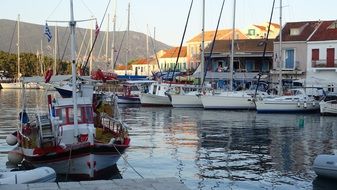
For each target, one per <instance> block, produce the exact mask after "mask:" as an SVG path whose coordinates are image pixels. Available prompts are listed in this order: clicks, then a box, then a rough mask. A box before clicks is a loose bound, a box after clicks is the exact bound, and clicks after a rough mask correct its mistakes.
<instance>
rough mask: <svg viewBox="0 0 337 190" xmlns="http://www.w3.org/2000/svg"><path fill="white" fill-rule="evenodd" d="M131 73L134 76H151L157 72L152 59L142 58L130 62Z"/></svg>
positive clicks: (155, 63)
mask: <svg viewBox="0 0 337 190" xmlns="http://www.w3.org/2000/svg"><path fill="white" fill-rule="evenodd" d="M131 66H132V71H133V73H134V75H138V76H152V73H153V72H157V71H159V69H158V64H157V61H156V59H154V58H149V59H146V58H142V59H137V60H135V61H133V62H131Z"/></svg>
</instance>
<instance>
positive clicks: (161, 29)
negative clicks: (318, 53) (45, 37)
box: [0, 0, 337, 46]
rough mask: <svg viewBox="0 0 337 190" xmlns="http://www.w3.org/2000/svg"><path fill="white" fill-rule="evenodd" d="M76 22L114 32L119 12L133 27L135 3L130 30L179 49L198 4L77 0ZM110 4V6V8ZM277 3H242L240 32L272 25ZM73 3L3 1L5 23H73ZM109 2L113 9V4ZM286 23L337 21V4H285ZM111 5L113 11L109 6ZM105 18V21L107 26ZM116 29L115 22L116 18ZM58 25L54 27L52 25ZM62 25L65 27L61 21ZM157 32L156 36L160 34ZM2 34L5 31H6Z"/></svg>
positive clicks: (209, 10)
mask: <svg viewBox="0 0 337 190" xmlns="http://www.w3.org/2000/svg"><path fill="white" fill-rule="evenodd" d="M73 1H74V15H75V20H85V19H90V18H97V21H98V24H99V25H101V23H102V25H101V26H102V27H101V30H103V31H106V30H107V29H108V26H107V25H108V24H107V23H108V22H107V16H106V17H105V19H104V20H103V15H104V12H105V10H106V9H107V14H109V15H110V17H111V18H112V16H113V15H114V14H116V18H117V19H116V30H117V31H125V30H126V28H127V23H128V21H127V17H128V16H127V14H128V11H127V10H128V3H129V2H130V30H132V31H137V32H142V33H145V34H149V35H151V36H152V37H153V36H154V33H155V38H156V40H159V41H161V42H163V43H166V44H168V45H171V46H179V45H180V42H181V40H182V36H183V32H184V27H185V23H186V20H187V15H188V10H189V7H190V4H191V1H192V0H73ZM109 1H110V4H109ZM202 1H203V0H194V1H193V6H192V9H191V15H190V19H189V22H188V26H187V30H186V35H185V39H184V42H186V41H187V40H189V39H191V38H193V37H194V36H196V35H198V34H200V33H201V30H202ZM205 1H206V7H205V30H206V31H207V30H215V29H216V24H217V21H218V17H219V12H220V8H221V4H222V2H223V0H205ZM233 2H234V0H225V6H224V11H223V14H222V17H221V21H220V29H224V28H232V25H233ZM272 3H273V0H236V17H235V26H236V28H240V29H245V28H247V27H248V26H249V25H252V24H260V23H264V22H268V21H269V19H270V13H271V8H272ZM69 4H70V3H69V0H1V7H0V19H10V20H17V17H18V14H20V20H21V21H22V22H29V23H34V24H40V25H44V24H45V22H46V20H58V21H59V20H63V21H67V20H69V15H70V13H69ZM108 4H109V6H107V5H108ZM282 4H283V6H282V7H283V8H282V23H283V25H284V24H285V23H286V22H295V21H306V20H336V19H337V12H336V10H335V9H336V7H337V1H336V0H283V3H282ZM107 7H108V8H107ZM102 20H103V22H102ZM279 20H280V0H276V2H275V9H274V14H273V19H272V22H274V23H279ZM109 23H110V27H109V28H110V29H109V30H110V31H112V30H113V29H112V19H110V22H109ZM49 25H53V24H49ZM58 25H62V23H58ZM78 27H82V28H90V27H94V23H93V22H81V23H78ZM154 31H155V32H154ZM0 34H1V28H0Z"/></svg>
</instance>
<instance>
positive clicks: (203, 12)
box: [200, 0, 205, 84]
mask: <svg viewBox="0 0 337 190" xmlns="http://www.w3.org/2000/svg"><path fill="white" fill-rule="evenodd" d="M200 68H201V76H202V77H201V84H204V80H205V79H204V72H205V0H203V1H202V29H201V60H200Z"/></svg>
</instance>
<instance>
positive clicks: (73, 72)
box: [69, 0, 78, 137]
mask: <svg viewBox="0 0 337 190" xmlns="http://www.w3.org/2000/svg"><path fill="white" fill-rule="evenodd" d="M69 26H70V34H71V39H70V40H71V60H72V61H71V75H72V87H73V106H74V107H73V114H74V115H73V116H74V129H75V130H74V137H77V136H78V120H77V95H76V55H75V26H76V22H75V21H74V11H73V0H70V22H69Z"/></svg>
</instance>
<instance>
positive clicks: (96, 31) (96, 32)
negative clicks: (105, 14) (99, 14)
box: [95, 21, 99, 37]
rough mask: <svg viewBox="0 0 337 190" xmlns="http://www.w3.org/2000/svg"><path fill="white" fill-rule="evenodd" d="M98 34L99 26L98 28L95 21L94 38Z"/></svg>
mask: <svg viewBox="0 0 337 190" xmlns="http://www.w3.org/2000/svg"><path fill="white" fill-rule="evenodd" d="M98 33H99V26H98V24H97V21H96V26H95V35H96V37H97V36H98Z"/></svg>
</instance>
